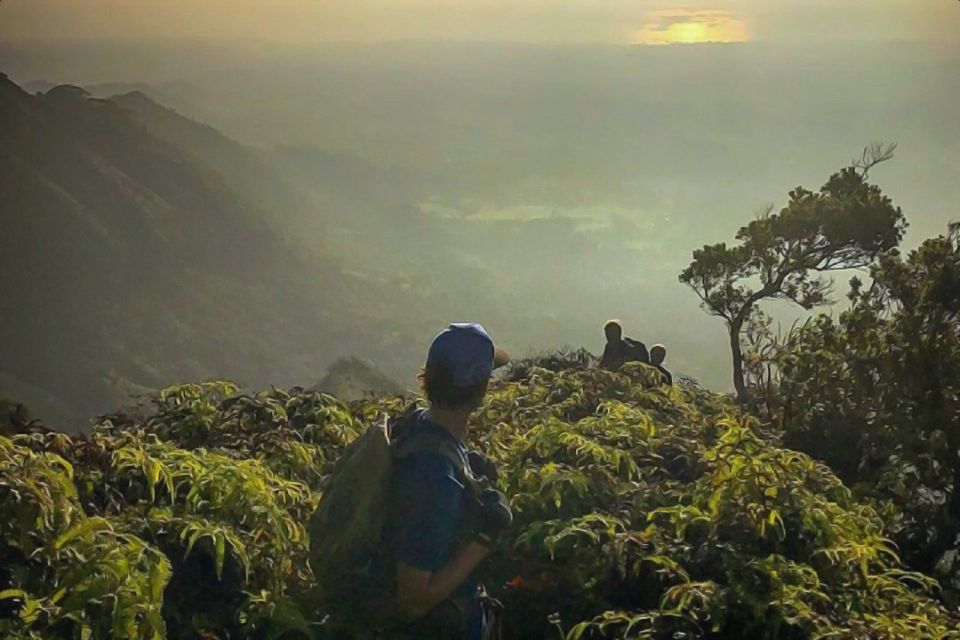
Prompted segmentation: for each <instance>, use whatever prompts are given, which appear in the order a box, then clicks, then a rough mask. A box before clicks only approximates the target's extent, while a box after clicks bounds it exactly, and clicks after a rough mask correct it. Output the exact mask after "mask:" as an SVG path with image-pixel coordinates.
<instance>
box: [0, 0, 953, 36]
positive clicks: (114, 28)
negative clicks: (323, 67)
mask: <svg viewBox="0 0 960 640" xmlns="http://www.w3.org/2000/svg"><path fill="white" fill-rule="evenodd" d="M958 33H960V2H957V1H956V0H713V1H712V2H696V1H695V2H688V3H677V2H667V1H663V0H338V1H336V2H334V1H331V0H0V38H2V37H7V38H64V37H77V38H136V39H152V38H216V39H248V40H258V41H265V42H277V43H286V44H303V43H310V42H329V41H346V42H371V41H373V42H376V41H392V40H470V41H513V42H537V43H587V42H591V43H610V44H645V45H664V44H677V43H701V42H742V41H775V42H776V41H782V42H798V41H799V42H803V41H822V40H848V41H856V40H917V41H934V42H938V41H939V42H945V43H956V42H958V39H960V36H958Z"/></svg>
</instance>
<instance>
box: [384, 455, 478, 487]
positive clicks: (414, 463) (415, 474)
mask: <svg viewBox="0 0 960 640" xmlns="http://www.w3.org/2000/svg"><path fill="white" fill-rule="evenodd" d="M397 465H398V469H399V471H400V472H401V473H403V474H404V475H406V476H408V477H410V478H415V479H417V480H419V481H421V482H427V483H442V482H445V481H449V480H452V481H453V482H455V483H457V484H458V485H460V484H462V483H461V482H460V481H459V480H458V479H457V473H456V469H455V468H454V466H453V462H452V461H451V460H450V459H449V457H447V456H445V455H443V454H442V453H440V452H439V451H430V450H423V451H415V452H413V453H411V454H410V455H408V456H406V457H404V458H401V459H400V460H399V461H398V462H397Z"/></svg>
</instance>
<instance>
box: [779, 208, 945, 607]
mask: <svg viewBox="0 0 960 640" xmlns="http://www.w3.org/2000/svg"><path fill="white" fill-rule="evenodd" d="M870 275H871V284H870V285H869V286H865V285H864V284H863V283H861V282H860V281H859V280H858V279H854V280H853V282H852V289H851V292H850V298H851V302H852V305H851V308H850V309H849V310H848V311H846V312H844V313H842V314H840V315H839V317H838V318H836V319H833V318H830V317H827V316H818V317H816V318H814V319H812V320H811V321H809V322H808V323H806V324H805V325H803V326H801V327H798V328H797V329H796V330H795V331H794V332H793V333H792V334H791V335H789V336H787V337H786V339H785V340H784V341H782V343H781V344H779V345H778V347H777V348H776V349H774V350H773V351H771V352H770V353H769V359H770V361H771V362H772V363H773V364H774V366H775V367H776V370H777V375H776V380H775V384H774V385H773V386H772V387H770V389H769V392H768V393H767V394H766V396H767V404H768V405H769V406H770V407H771V416H772V417H773V418H774V419H775V420H776V421H777V423H778V424H779V426H781V427H782V428H783V429H784V432H785V436H784V437H785V442H786V443H787V444H788V445H789V446H792V447H795V448H798V449H802V450H804V451H807V452H809V453H810V454H811V455H813V456H815V457H816V458H818V459H821V460H824V461H826V462H827V463H828V464H829V465H830V466H831V467H832V468H833V469H835V470H836V471H837V473H838V474H840V476H841V477H842V478H844V479H845V480H846V481H848V482H850V483H852V484H853V486H854V488H855V489H856V490H857V492H858V493H859V494H861V495H864V496H868V497H873V498H877V499H881V500H885V501H889V502H888V503H887V504H888V507H887V508H889V509H890V511H891V512H890V514H889V517H890V520H891V526H890V532H891V535H892V536H893V537H894V539H895V540H896V541H897V543H898V545H899V547H900V548H901V550H902V553H903V555H904V557H905V559H906V560H907V561H908V563H909V564H910V565H911V566H914V567H916V568H918V569H920V570H923V571H928V572H932V571H934V570H936V571H938V573H939V574H940V575H941V577H943V578H944V579H945V582H946V583H947V586H949V587H950V590H948V593H947V594H946V595H947V599H948V600H950V601H956V598H957V596H956V595H955V594H956V591H957V590H958V589H960V562H957V560H958V558H960V549H958V548H957V547H956V540H957V534H958V533H960V459H958V457H957V452H958V448H960V421H958V420H960V395H958V394H960V228H958V227H956V226H954V227H952V228H951V229H950V230H949V232H948V233H947V234H946V235H943V236H940V237H938V238H932V239H930V240H927V241H926V242H924V243H923V244H922V245H921V247H920V248H919V249H917V250H916V251H913V252H911V253H910V255H909V256H907V257H906V258H901V257H898V256H885V257H883V258H882V259H881V260H880V261H879V263H878V264H877V265H876V266H875V267H874V268H873V269H872V270H871V274H870Z"/></svg>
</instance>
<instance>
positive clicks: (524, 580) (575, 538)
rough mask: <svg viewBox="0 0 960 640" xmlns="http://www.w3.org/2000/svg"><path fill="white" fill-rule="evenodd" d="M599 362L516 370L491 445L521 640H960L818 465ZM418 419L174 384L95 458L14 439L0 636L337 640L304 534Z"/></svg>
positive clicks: (2, 544)
mask: <svg viewBox="0 0 960 640" xmlns="http://www.w3.org/2000/svg"><path fill="white" fill-rule="evenodd" d="M583 362H584V360H583V359H582V358H580V359H578V358H564V357H557V358H549V359H544V360H540V361H527V362H521V363H518V364H517V365H516V366H514V368H513V370H512V371H510V372H509V373H508V374H507V375H506V377H505V378H504V379H502V380H500V381H498V382H496V383H495V384H494V386H493V388H492V392H491V394H490V395H489V397H488V398H487V401H486V403H485V405H484V406H483V408H482V409H481V410H480V412H479V414H478V420H477V422H476V423H475V431H474V434H473V436H472V444H473V445H474V446H477V447H479V448H481V449H482V450H484V451H485V452H487V453H488V454H490V455H491V456H493V457H494V458H495V459H496V460H497V462H498V464H499V466H500V480H499V483H500V485H501V488H502V489H503V490H504V491H505V493H506V494H507V495H509V496H510V497H511V502H512V505H513V509H514V512H515V514H516V521H515V523H514V528H513V530H512V533H511V535H510V536H509V538H508V539H507V540H505V541H504V542H503V544H502V546H501V548H500V549H499V551H498V558H497V561H496V562H494V563H493V567H492V568H491V569H490V571H489V573H488V575H487V576H486V580H487V582H488V584H490V585H491V587H493V588H494V589H495V594H496V595H498V596H499V597H501V598H503V599H504V601H505V602H506V603H507V620H506V628H505V633H506V634H508V635H507V636H506V637H514V638H543V637H561V636H564V637H566V638H569V639H571V640H573V639H577V638H748V637H749V638H761V637H762V638H770V639H784V640H786V639H793V638H810V637H816V638H826V637H832V638H850V639H854V638H878V639H879V638H918V639H919V638H956V637H958V633H957V631H956V629H957V625H958V622H960V619H958V618H957V616H956V614H955V613H951V612H950V611H949V610H948V609H947V607H946V606H944V605H943V604H942V603H941V601H940V600H938V594H939V590H938V586H937V584H936V582H935V581H934V580H932V579H931V578H929V577H927V576H925V575H923V574H920V573H916V572H913V571H910V570H908V569H907V568H905V567H904V566H903V565H902V564H901V562H900V560H899V558H898V553H897V549H896V547H895V546H894V545H893V544H892V543H891V542H890V541H889V540H888V539H887V536H888V530H887V528H886V527H887V522H886V521H885V519H884V517H883V516H882V515H881V514H882V512H881V511H880V510H878V507H876V506H873V505H871V504H869V503H866V502H861V501H859V500H858V499H857V498H855V497H854V496H853V495H851V492H850V491H849V490H848V489H847V488H846V487H844V485H843V484H842V483H841V482H840V480H838V479H837V477H836V476H835V475H834V474H833V473H832V472H831V471H830V470H829V469H828V468H827V467H826V466H825V465H823V464H822V463H818V462H816V461H815V460H813V459H811V458H809V457H808V456H806V455H804V454H801V453H797V452H795V451H791V450H788V449H784V448H782V446H781V445H780V443H779V441H778V439H777V437H776V436H775V435H774V434H772V433H771V432H770V431H769V430H768V429H767V428H766V427H765V426H763V425H761V424H760V423H759V422H758V421H757V420H756V419H754V418H752V417H750V416H748V415H745V414H744V413H742V412H741V411H740V410H739V409H738V408H737V407H735V406H733V405H732V404H731V403H730V401H729V400H728V399H727V398H725V397H723V396H719V395H716V394H713V393H710V392H708V391H706V390H704V389H702V388H700V387H698V386H697V385H695V384H693V383H690V382H685V383H683V384H680V385H678V386H675V387H663V386H657V385H656V383H655V381H659V378H658V374H657V373H656V372H655V371H653V370H652V369H648V368H647V367H645V366H644V365H639V364H635V365H629V366H627V367H625V368H624V369H623V370H621V372H619V373H610V372H605V371H600V370H591V369H585V368H583ZM406 402H407V400H405V399H403V398H400V397H393V396H386V397H380V398H376V399H370V400H364V401H360V402H356V403H353V404H349V405H348V404H344V403H342V402H340V401H338V400H337V399H335V398H334V397H332V396H327V395H323V394H320V393H314V392H306V391H303V390H301V389H293V390H291V391H289V392H283V391H279V390H276V389H274V390H270V391H266V392H263V393H259V394H247V393H243V392H240V391H239V390H238V389H237V388H236V387H235V386H233V385H230V384H226V383H211V384H205V385H182V386H178V387H175V388H171V389H168V390H166V391H165V392H163V393H162V394H161V395H160V396H159V397H157V398H156V399H155V400H154V401H153V403H152V405H151V407H150V408H149V409H148V410H146V411H145V412H144V413H143V414H142V415H137V414H130V413H120V414H116V415H112V416H108V417H106V418H104V419H103V420H102V421H101V422H100V424H99V425H98V426H97V427H96V428H95V429H94V432H93V433H92V435H90V436H88V437H75V438H71V437H68V436H65V435H60V434H52V433H50V434H45V433H34V434H32V435H31V434H26V435H17V436H14V437H13V438H12V439H11V438H6V437H4V438H0V516H2V517H0V559H2V562H0V567H3V569H2V570H0V631H2V632H3V634H4V636H5V637H10V638H24V639H26V638H31V639H33V638H74V637H78V636H79V637H95V638H105V637H128V638H162V637H171V638H206V639H215V638H239V637H244V638H277V637H280V635H281V634H284V633H286V634H288V635H285V636H284V637H287V638H295V637H311V636H313V637H323V631H324V626H323V624H321V622H322V621H323V619H324V612H323V611H322V610H318V609H317V608H316V606H315V604H314V603H313V602H312V600H311V597H310V592H311V585H312V584H313V582H314V577H313V576H312V575H311V572H310V570H309V567H308V565H307V564H306V558H307V545H308V539H307V531H306V529H305V527H304V523H305V522H306V521H307V516H308V515H309V513H310V512H311V511H312V509H313V508H314V507H315V505H316V503H317V500H318V498H319V497H320V491H319V488H320V486H321V483H322V481H323V478H324V477H325V475H326V474H327V473H329V470H330V468H331V465H332V463H333V462H334V461H335V460H336V459H337V456H338V455H339V453H340V451H341V450H342V449H343V447H344V445H345V444H346V443H348V442H350V441H351V440H352V439H353V438H355V437H356V436H357V435H358V434H359V433H360V432H361V431H362V429H364V428H365V426H366V425H368V424H370V423H372V422H373V421H375V420H377V419H379V418H380V416H382V415H383V414H384V413H385V412H396V411H398V410H400V409H401V408H402V407H403V406H404V405H405V403H406ZM508 581H509V584H510V586H509V587H502V586H500V585H504V584H505V583H507V582H508Z"/></svg>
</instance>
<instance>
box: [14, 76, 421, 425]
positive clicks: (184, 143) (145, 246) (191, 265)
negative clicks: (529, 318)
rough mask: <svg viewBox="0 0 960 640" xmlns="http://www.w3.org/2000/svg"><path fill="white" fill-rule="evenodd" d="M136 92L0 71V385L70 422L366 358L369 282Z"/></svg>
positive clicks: (374, 292) (371, 323)
mask: <svg viewBox="0 0 960 640" xmlns="http://www.w3.org/2000/svg"><path fill="white" fill-rule="evenodd" d="M135 100H136V98H135V97H133V98H132V97H130V96H127V98H125V99H123V100H120V101H119V103H117V102H113V101H109V100H101V99H94V98H91V97H90V95H89V94H87V93H86V92H85V91H84V90H82V89H80V88H78V87H72V86H59V87H55V88H53V89H51V90H50V91H48V92H47V93H45V94H42V95H30V94H28V93H27V92H25V91H23V90H22V89H21V88H20V87H18V86H17V85H15V84H14V83H13V82H11V81H10V80H9V79H7V78H6V76H0V222H2V228H3V230H4V232H3V233H2V234H0V261H2V264H0V291H2V292H3V295H2V296H0V395H3V394H5V393H6V394H8V395H10V396H12V397H15V398H18V399H22V400H25V401H27V402H29V403H30V405H31V407H32V409H33V410H34V411H35V412H36V413H37V415H39V416H40V417H42V418H44V419H46V420H48V421H52V422H62V421H68V422H69V421H71V420H72V419H74V418H76V417H78V416H88V415H92V414H95V413H97V412H99V411H102V410H104V409H106V408H108V407H110V406H111V405H113V404H116V403H117V402H123V401H124V400H125V398H126V397H127V395H128V394H129V393H130V392H131V391H137V390H142V389H147V388H156V387H159V386H163V385H165V384H168V383H170V382H171V381H174V380H176V379H181V378H184V377H188V378H193V379H197V378H210V377H221V376H231V377H237V378H240V379H241V380H244V382H250V383H259V384H271V383H277V384H293V383H296V382H300V383H302V382H303V381H304V380H305V379H307V380H308V379H311V378H312V379H316V376H317V373H318V372H319V371H321V370H322V369H323V368H324V366H325V365H326V364H327V363H328V362H329V361H331V360H333V359H334V358H335V357H336V356H339V355H343V354H346V353H359V354H362V355H365V356H369V355H372V354H371V353H370V351H371V349H373V348H376V347H377V346H378V343H377V340H378V337H377V333H374V332H371V331H366V330H365V327H376V326H377V325H376V324H375V320H374V319H375V318H382V317H383V316H384V315H385V314H387V313H389V312H390V311H391V307H390V303H389V299H390V296H389V289H388V288H387V287H386V285H385V284H383V283H380V282H377V281H371V280H370V279H365V280H362V281H361V280H358V279H357V278H355V277H353V276H350V275H348V274H343V273H341V272H340V271H339V269H338V268H337V267H336V266H335V265H334V264H333V263H332V262H330V261H325V260H323V259H322V258H317V257H307V256H304V255H300V254H299V253H298V252H297V251H296V250H294V249H293V248H292V247H291V246H290V245H289V244H287V243H286V242H284V240H283V239H282V238H281V237H280V236H278V235H277V233H276V232H275V231H274V230H273V228H272V227H271V225H269V224H268V223H267V222H266V221H265V220H264V218H263V212H262V211H261V210H260V209H259V208H258V206H257V205H256V203H254V204H251V203H250V202H249V201H248V200H247V199H245V198H244V197H243V194H241V193H240V192H239V191H238V190H237V189H235V188H233V187H232V186H231V184H229V183H230V182H232V181H233V179H232V178H230V179H228V178H227V177H225V176H224V175H223V174H221V173H219V172H218V171H216V170H215V167H211V166H210V165H207V164H205V163H206V162H211V163H212V162H220V161H226V160H227V159H228V156H229V155H230V153H231V147H230V145H229V141H227V140H226V139H224V138H222V137H218V134H216V132H214V131H212V130H206V129H205V128H203V127H201V126H200V125H194V126H195V129H194V133H195V134H196V139H194V138H193V137H191V135H187V133H186V130H185V129H178V128H177V127H179V126H180V124H182V123H177V122H175V121H173V120H172V119H171V117H169V116H165V115H164V114H163V113H156V112H155V113H154V116H155V117H154V118H153V119H152V120H151V121H150V122H151V124H150V126H149V127H148V126H145V125H144V124H143V123H142V122H141V120H146V116H144V113H145V111H142V110H141V111H139V112H137V111H133V110H132V109H131V108H130V104H131V103H132V102H133V101H135ZM124 105H125V106H124ZM140 106H141V107H142V106H143V105H142V104H141V105H140ZM147 106H149V105H147ZM131 113H133V114H137V113H139V114H140V115H139V116H136V115H131ZM155 132H156V133H155ZM158 133H160V134H162V135H158ZM177 135H181V138H180V140H179V144H175V143H174V142H173V140H175V139H176V138H177ZM238 146H239V145H238ZM191 149H192V150H193V151H197V153H190V151H191ZM200 151H203V153H199V152H200ZM245 162H246V161H244V160H243V159H242V158H241V159H239V160H237V162H236V163H235V164H234V165H232V166H231V167H230V168H229V169H228V170H226V171H225V173H231V172H235V173H233V174H232V175H236V173H241V172H242V171H251V172H254V173H255V172H256V170H257V168H256V165H255V164H254V163H253V162H252V161H250V162H247V163H246V164H244V163H245ZM407 297H409V294H407ZM406 326H409V325H406V324H404V322H403V321H400V322H399V323H398V324H397V325H395V326H394V328H396V327H400V329H399V330H400V331H402V330H403V328H404V327H406ZM395 336H396V333H395V334H393V336H392V337H391V339H392V340H396V338H395ZM402 351H403V349H402V348H400V349H397V348H394V349H393V352H394V353H401V352H402ZM397 357H398V358H400V356H397ZM23 389H29V390H30V391H31V395H32V396H33V397H31V398H20V396H18V395H17V391H18V390H23ZM44 397H47V398H55V399H56V402H52V401H50V402H44V401H43V400H42V399H43V398H44ZM38 399H39V400H38ZM38 402H39V404H38ZM74 424H76V423H75V422H74Z"/></svg>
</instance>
